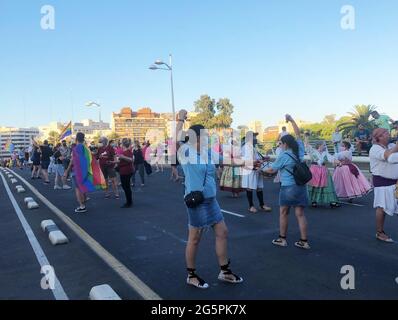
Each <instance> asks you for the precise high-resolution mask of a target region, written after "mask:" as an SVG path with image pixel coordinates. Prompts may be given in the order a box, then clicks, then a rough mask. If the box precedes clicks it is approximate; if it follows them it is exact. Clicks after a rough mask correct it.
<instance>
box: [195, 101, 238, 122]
mask: <svg viewBox="0 0 398 320" xmlns="http://www.w3.org/2000/svg"><path fill="white" fill-rule="evenodd" d="M194 107H195V112H197V113H198V115H197V116H196V117H194V118H193V119H192V120H191V123H192V124H193V125H195V124H201V125H203V126H204V127H206V128H208V129H215V128H230V127H231V125H232V122H233V120H232V114H233V112H234V106H233V105H232V103H231V101H230V100H229V99H228V98H223V99H219V100H218V102H217V103H216V101H215V100H214V99H212V98H211V97H210V96H209V95H202V96H201V97H200V99H199V100H197V101H195V104H194Z"/></svg>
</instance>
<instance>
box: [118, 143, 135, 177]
mask: <svg viewBox="0 0 398 320" xmlns="http://www.w3.org/2000/svg"><path fill="white" fill-rule="evenodd" d="M122 155H123V156H125V157H127V158H131V159H133V152H132V151H131V149H128V150H124V151H123V153H122ZM119 173H120V175H122V176H125V175H129V174H132V173H133V162H129V161H126V160H123V159H120V162H119Z"/></svg>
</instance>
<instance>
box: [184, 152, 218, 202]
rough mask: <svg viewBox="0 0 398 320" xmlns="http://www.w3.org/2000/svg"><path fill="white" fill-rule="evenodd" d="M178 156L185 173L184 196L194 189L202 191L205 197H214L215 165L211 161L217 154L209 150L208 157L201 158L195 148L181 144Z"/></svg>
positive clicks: (215, 189) (215, 190) (215, 192)
mask: <svg viewBox="0 0 398 320" xmlns="http://www.w3.org/2000/svg"><path fill="white" fill-rule="evenodd" d="M178 158H179V161H180V164H181V167H182V170H183V171H184V175H185V196H186V195H188V194H190V193H191V192H194V191H203V195H204V197H205V199H211V198H215V197H216V195H217V187H216V166H215V165H214V163H213V161H214V159H216V158H217V156H216V155H213V154H212V152H209V153H208V159H203V156H201V155H200V154H198V152H197V150H195V149H194V148H192V147H191V146H189V145H187V144H183V145H182V146H181V148H180V149H179V151H178ZM203 185H204V186H203Z"/></svg>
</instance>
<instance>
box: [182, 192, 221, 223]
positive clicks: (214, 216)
mask: <svg viewBox="0 0 398 320" xmlns="http://www.w3.org/2000/svg"><path fill="white" fill-rule="evenodd" d="M222 221H224V216H223V214H222V213H221V208H220V206H219V204H218V202H217V199H216V198H210V199H205V201H204V202H203V203H202V204H201V205H200V206H199V207H197V208H195V209H190V208H188V224H189V226H190V227H193V228H201V229H202V228H207V227H212V226H214V225H215V224H218V223H220V222H222Z"/></svg>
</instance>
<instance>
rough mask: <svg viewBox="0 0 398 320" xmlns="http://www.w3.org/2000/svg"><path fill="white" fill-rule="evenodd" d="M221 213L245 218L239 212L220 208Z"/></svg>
mask: <svg viewBox="0 0 398 320" xmlns="http://www.w3.org/2000/svg"><path fill="white" fill-rule="evenodd" d="M221 212H222V213H226V214H230V215H231V216H235V217H239V218H246V217H245V216H243V215H241V214H237V213H234V212H231V211H227V210H221Z"/></svg>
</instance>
